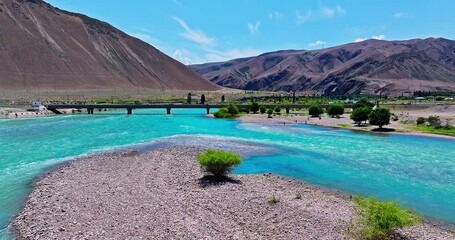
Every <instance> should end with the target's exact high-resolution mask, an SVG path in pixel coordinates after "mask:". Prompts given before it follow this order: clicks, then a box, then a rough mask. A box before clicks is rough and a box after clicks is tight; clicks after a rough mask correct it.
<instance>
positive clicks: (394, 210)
mask: <svg viewBox="0 0 455 240" xmlns="http://www.w3.org/2000/svg"><path fill="white" fill-rule="evenodd" d="M355 203H356V204H357V207H358V210H359V213H360V218H359V222H358V224H357V226H356V227H358V228H360V229H359V233H360V236H362V238H364V239H374V240H376V239H378V240H387V239H390V238H391V235H392V231H393V229H395V228H403V227H406V226H410V225H414V224H416V223H417V222H419V221H420V220H421V217H420V216H419V215H416V214H414V213H413V211H412V210H411V209H401V208H400V204H399V203H398V202H393V201H392V202H382V201H378V200H377V199H375V198H364V197H357V198H356V199H355Z"/></svg>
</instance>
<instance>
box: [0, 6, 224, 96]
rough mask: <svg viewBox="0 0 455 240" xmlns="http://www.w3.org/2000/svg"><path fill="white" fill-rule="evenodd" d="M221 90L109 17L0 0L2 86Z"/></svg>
mask: <svg viewBox="0 0 455 240" xmlns="http://www.w3.org/2000/svg"><path fill="white" fill-rule="evenodd" d="M131 88H132V89H133V90H134V89H181V90H217V89H219V87H218V86H216V85H215V84H213V83H210V82H209V81H207V80H206V79H204V78H202V77H201V76H199V75H198V74H196V73H194V72H193V71H192V70H190V69H188V68H187V67H186V66H184V65H182V64H180V63H179V62H177V61H175V60H173V59H172V58H170V57H168V56H166V55H165V54H163V53H161V52H160V51H158V50H157V49H155V48H153V47H152V46H150V45H148V44H147V43H145V42H143V41H141V40H139V39H136V38H134V37H131V36H129V35H127V34H126V33H124V32H122V31H120V30H118V29H116V28H114V27H112V26H111V25H109V24H108V23H105V22H101V21H98V20H96V19H92V18H89V17H87V16H84V15H80V14H75V13H70V12H66V11H62V10H59V9H57V8H54V7H52V6H51V5H49V4H47V3H45V2H43V1H41V0H0V89H1V90H3V91H18V90H27V91H36V90H48V91H63V90H65V91H71V90H74V91H77V90H109V89H131Z"/></svg>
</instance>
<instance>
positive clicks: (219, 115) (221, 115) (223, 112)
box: [213, 108, 231, 118]
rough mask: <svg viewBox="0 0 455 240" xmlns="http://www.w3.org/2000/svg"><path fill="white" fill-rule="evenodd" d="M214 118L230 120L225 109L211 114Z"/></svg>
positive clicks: (229, 115)
mask: <svg viewBox="0 0 455 240" xmlns="http://www.w3.org/2000/svg"><path fill="white" fill-rule="evenodd" d="M213 116H214V117H215V118H230V117H231V114H230V113H229V111H228V109H227V108H220V109H218V111H216V112H214V113H213Z"/></svg>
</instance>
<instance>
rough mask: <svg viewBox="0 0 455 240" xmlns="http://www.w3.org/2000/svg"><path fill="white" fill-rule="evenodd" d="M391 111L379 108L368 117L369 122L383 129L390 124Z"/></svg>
mask: <svg viewBox="0 0 455 240" xmlns="http://www.w3.org/2000/svg"><path fill="white" fill-rule="evenodd" d="M390 116H391V114H390V110H389V109H387V108H382V107H378V108H376V109H373V110H372V111H371V113H370V114H369V115H368V121H369V122H370V124H371V125H377V126H379V128H382V127H383V126H384V125H388V124H389V123H390Z"/></svg>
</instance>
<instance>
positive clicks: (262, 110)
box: [259, 106, 267, 114]
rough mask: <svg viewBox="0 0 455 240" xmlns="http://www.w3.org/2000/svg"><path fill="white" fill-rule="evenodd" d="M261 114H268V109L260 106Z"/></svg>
mask: <svg viewBox="0 0 455 240" xmlns="http://www.w3.org/2000/svg"><path fill="white" fill-rule="evenodd" d="M259 112H260V113H261V114H264V113H266V112H267V108H266V107H264V106H260V107H259Z"/></svg>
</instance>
